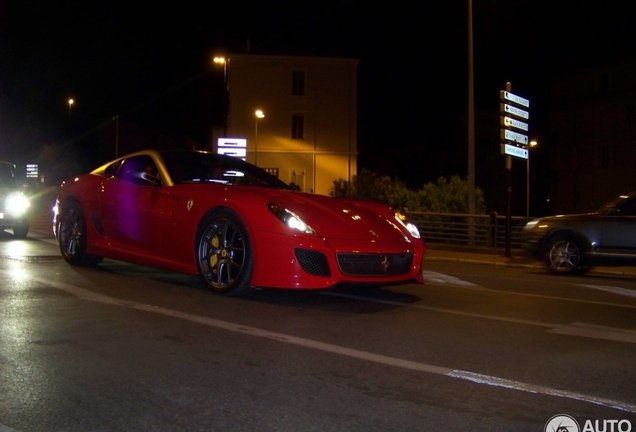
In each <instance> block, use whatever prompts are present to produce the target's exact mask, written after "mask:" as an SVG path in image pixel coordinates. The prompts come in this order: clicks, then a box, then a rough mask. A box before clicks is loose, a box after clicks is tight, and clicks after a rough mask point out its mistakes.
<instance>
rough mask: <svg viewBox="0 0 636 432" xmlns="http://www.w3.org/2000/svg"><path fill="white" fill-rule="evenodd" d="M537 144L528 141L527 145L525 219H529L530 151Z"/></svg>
mask: <svg viewBox="0 0 636 432" xmlns="http://www.w3.org/2000/svg"><path fill="white" fill-rule="evenodd" d="M537 144H538V143H537V142H536V141H530V144H529V145H528V158H527V159H526V218H529V217H530V149H531V148H532V147H534V146H536V145H537Z"/></svg>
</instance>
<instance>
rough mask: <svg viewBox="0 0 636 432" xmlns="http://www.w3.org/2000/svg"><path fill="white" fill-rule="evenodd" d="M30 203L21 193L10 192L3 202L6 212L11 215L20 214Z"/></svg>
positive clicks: (24, 211)
mask: <svg viewBox="0 0 636 432" xmlns="http://www.w3.org/2000/svg"><path fill="white" fill-rule="evenodd" d="M30 205H31V203H30V202H29V200H28V199H27V198H26V197H25V196H24V195H22V194H21V193H12V194H11V195H9V196H8V197H7V198H6V200H5V202H4V208H5V210H6V212H7V213H8V214H10V215H12V216H22V215H23V214H24V213H26V211H27V209H28V208H29V206H30Z"/></svg>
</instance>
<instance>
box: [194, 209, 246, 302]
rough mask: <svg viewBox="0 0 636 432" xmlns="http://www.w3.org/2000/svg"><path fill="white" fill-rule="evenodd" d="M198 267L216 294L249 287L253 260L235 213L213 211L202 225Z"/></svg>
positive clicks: (235, 293)
mask: <svg viewBox="0 0 636 432" xmlns="http://www.w3.org/2000/svg"><path fill="white" fill-rule="evenodd" d="M196 254H197V268H198V270H199V275H200V276H201V279H202V280H203V282H204V283H205V285H206V286H207V287H208V288H209V289H210V290H211V291H212V292H214V293H217V294H225V295H230V296H240V295H244V294H246V293H247V292H248V291H249V289H250V283H251V280H252V271H253V268H254V260H253V255H252V245H251V242H250V239H249V236H248V233H247V229H246V228H245V225H244V224H243V222H242V221H241V219H240V218H239V217H238V215H236V214H235V213H234V212H231V211H227V210H225V211H219V212H216V213H213V214H212V215H211V216H210V217H209V218H208V219H206V220H205V221H204V222H203V223H202V224H201V227H200V228H199V234H198V235H197V245H196Z"/></svg>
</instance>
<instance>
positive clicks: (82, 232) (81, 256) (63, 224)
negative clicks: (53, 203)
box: [57, 201, 102, 266]
mask: <svg viewBox="0 0 636 432" xmlns="http://www.w3.org/2000/svg"><path fill="white" fill-rule="evenodd" d="M57 237H58V243H59V245H60V252H61V253H62V257H64V260H65V261H66V262H67V263H69V264H73V265H82V266H93V265H96V264H99V263H100V262H101V261H102V257H99V256H95V255H90V254H87V253H86V242H87V238H86V221H85V219H84V212H83V211H82V206H81V205H80V204H79V203H78V202H77V201H73V202H70V203H67V204H66V205H64V207H63V208H62V212H61V214H60V224H59V228H58V236H57Z"/></svg>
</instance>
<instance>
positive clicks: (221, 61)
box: [213, 56, 230, 137]
mask: <svg viewBox="0 0 636 432" xmlns="http://www.w3.org/2000/svg"><path fill="white" fill-rule="evenodd" d="M213 61H214V64H216V65H218V66H223V87H224V89H223V90H224V91H225V93H224V95H223V111H224V112H223V116H224V119H223V136H224V137H226V136H227V123H228V115H229V110H230V108H229V106H230V89H229V88H228V83H227V65H228V63H229V61H230V60H229V59H228V58H225V57H223V56H215V57H214V59H213Z"/></svg>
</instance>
